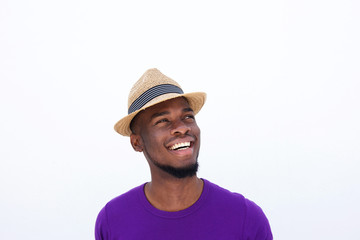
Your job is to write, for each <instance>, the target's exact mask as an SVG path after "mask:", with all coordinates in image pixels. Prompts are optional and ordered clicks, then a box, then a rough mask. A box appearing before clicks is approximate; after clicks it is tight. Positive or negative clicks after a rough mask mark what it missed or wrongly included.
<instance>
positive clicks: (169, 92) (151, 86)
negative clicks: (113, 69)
mask: <svg viewBox="0 0 360 240" xmlns="http://www.w3.org/2000/svg"><path fill="white" fill-rule="evenodd" d="M177 97H185V98H186V99H187V101H188V102H189V105H190V107H191V108H192V109H193V110H194V114H197V113H198V112H199V111H200V109H201V108H202V106H203V105H204V103H205V100H206V93H204V92H193V93H184V92H183V90H182V89H181V87H180V85H179V84H178V83H177V82H175V81H174V80H172V79H171V78H169V77H167V76H165V75H164V74H162V73H161V72H160V71H159V70H158V69H156V68H152V69H149V70H147V71H146V72H145V73H144V74H143V75H142V76H141V78H140V79H139V80H138V81H137V82H136V83H135V84H134V86H133V87H132V89H131V90H130V93H129V98H128V115H127V116H125V117H123V118H122V119H120V120H119V121H118V122H117V123H116V124H115V126H114V129H115V131H117V132H118V133H120V134H121V135H123V136H130V134H131V130H130V123H131V121H132V120H133V118H134V117H135V116H136V114H138V113H139V112H140V111H142V110H144V109H146V108H148V107H150V106H153V105H155V104H158V103H161V102H164V101H166V100H169V99H173V98H177Z"/></svg>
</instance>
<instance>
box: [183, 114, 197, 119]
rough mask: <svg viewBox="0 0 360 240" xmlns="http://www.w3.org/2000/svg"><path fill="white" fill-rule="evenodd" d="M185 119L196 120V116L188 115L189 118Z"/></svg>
mask: <svg viewBox="0 0 360 240" xmlns="http://www.w3.org/2000/svg"><path fill="white" fill-rule="evenodd" d="M185 119H195V116H194V115H187V116H185Z"/></svg>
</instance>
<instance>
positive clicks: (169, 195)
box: [145, 176, 204, 212]
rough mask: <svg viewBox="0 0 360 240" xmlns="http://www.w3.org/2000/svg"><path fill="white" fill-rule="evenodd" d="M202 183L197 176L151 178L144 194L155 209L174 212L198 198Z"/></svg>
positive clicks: (191, 203)
mask: <svg viewBox="0 0 360 240" xmlns="http://www.w3.org/2000/svg"><path fill="white" fill-rule="evenodd" d="M203 185H204V183H203V181H202V180H201V179H199V178H198V177H197V176H193V177H186V178H181V179H178V178H167V179H166V180H164V179H154V178H153V179H152V181H151V182H149V183H147V184H146V185H145V195H146V197H147V199H148V201H149V202H150V203H151V204H152V205H153V206H154V207H156V208H157V209H160V210H163V211H168V212H175V211H180V210H183V209H186V208H188V207H190V206H191V205H193V204H194V203H195V202H196V201H197V200H198V199H199V197H200V195H201V193H202V190H203Z"/></svg>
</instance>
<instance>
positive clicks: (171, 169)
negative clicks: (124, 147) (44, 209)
mask: <svg viewBox="0 0 360 240" xmlns="http://www.w3.org/2000/svg"><path fill="white" fill-rule="evenodd" d="M132 129H133V134H132V135H131V136H130V138H131V144H132V146H133V148H134V149H135V150H136V151H140V152H141V151H142V152H143V153H144V155H145V157H146V159H147V160H148V162H149V165H150V168H151V172H152V174H157V173H159V174H163V173H164V172H166V173H168V174H170V175H173V176H175V177H178V178H182V177H187V176H193V175H195V173H196V171H197V166H198V164H197V157H198V155H199V149H200V129H199V127H198V126H197V124H196V121H195V117H194V113H193V111H192V109H191V108H190V106H189V104H188V102H187V101H186V99H185V98H182V97H180V98H175V99H171V100H168V101H165V102H162V103H159V104H156V105H155V106H152V107H150V108H148V109H146V110H144V111H142V112H141V113H139V114H138V116H137V117H136V119H134V121H133V124H132Z"/></svg>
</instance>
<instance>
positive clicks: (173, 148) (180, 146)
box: [169, 142, 190, 150]
mask: <svg viewBox="0 0 360 240" xmlns="http://www.w3.org/2000/svg"><path fill="white" fill-rule="evenodd" d="M182 147H186V148H187V147H190V142H183V143H176V144H174V145H172V146H171V147H169V149H170V150H175V149H178V148H182Z"/></svg>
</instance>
